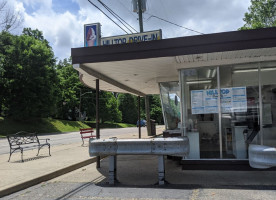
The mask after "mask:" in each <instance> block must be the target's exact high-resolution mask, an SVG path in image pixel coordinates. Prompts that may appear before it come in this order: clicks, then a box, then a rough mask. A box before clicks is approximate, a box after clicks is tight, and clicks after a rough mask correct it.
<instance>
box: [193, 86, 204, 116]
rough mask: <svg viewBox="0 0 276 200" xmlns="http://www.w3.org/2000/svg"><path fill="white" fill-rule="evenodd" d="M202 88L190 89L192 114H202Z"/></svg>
mask: <svg viewBox="0 0 276 200" xmlns="http://www.w3.org/2000/svg"><path fill="white" fill-rule="evenodd" d="M203 92H204V90H192V91H191V105H192V113H193V114H204V101H203Z"/></svg>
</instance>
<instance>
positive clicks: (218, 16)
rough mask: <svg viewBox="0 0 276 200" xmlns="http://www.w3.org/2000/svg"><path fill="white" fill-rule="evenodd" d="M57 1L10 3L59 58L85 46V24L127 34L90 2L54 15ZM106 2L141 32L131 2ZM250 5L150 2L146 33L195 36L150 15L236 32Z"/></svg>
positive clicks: (209, 0)
mask: <svg viewBox="0 0 276 200" xmlns="http://www.w3.org/2000/svg"><path fill="white" fill-rule="evenodd" d="M58 1H60V0H41V1H37V0H10V1H9V3H11V4H13V5H14V8H15V9H16V10H18V11H20V12H21V13H22V14H23V16H24V24H23V25H22V26H23V27H31V28H32V29H36V28H37V29H39V30H41V31H42V32H43V34H44V37H45V38H46V39H47V40H48V41H49V42H50V45H51V46H52V47H53V50H54V52H55V55H56V56H57V57H58V58H59V59H63V58H68V57H69V56H70V53H71V48H73V47H81V46H83V25H84V24H87V23H96V22H100V23H101V25H102V27H101V32H102V36H103V37H106V36H112V35H121V34H125V33H124V32H123V31H122V30H121V29H120V28H118V27H117V26H116V25H115V24H114V23H113V22H111V21H110V20H109V19H108V18H107V17H106V16H104V15H103V14H102V13H101V12H100V11H98V10H97V9H96V8H94V7H93V6H92V5H91V4H90V3H89V2H88V1H87V0H71V1H72V2H76V3H77V4H78V5H79V10H78V12H74V13H72V12H70V11H65V12H55V10H54V9H53V6H54V5H55V3H57V2H58ZM68 1H69V0H68ZM93 2H96V1H93ZM103 2H104V3H106V4H107V5H108V6H109V7H110V8H112V9H113V10H114V11H115V12H116V13H117V14H119V15H120V16H121V17H122V18H123V19H124V20H125V21H127V22H128V23H129V24H131V25H132V26H133V27H134V28H135V29H136V30H139V23H138V20H137V18H138V17H137V14H136V13H133V12H132V10H131V0H116V1H107V0H103ZM58 3H61V2H58ZM66 3H67V4H68V2H66ZM249 4H250V0H243V1H240V0H231V1H229V0H185V1H183V0H174V1H165V0H158V1H157V0H151V1H150V0H148V3H147V5H148V8H147V11H146V13H145V14H144V31H150V30H157V29H162V32H163V36H164V38H171V37H180V36H188V35H195V34H196V33H193V32H191V31H188V30H186V29H183V28H179V27H177V26H175V25H172V24H169V23H167V22H163V21H160V20H158V19H156V18H150V19H149V20H147V19H148V18H149V16H150V15H156V16H158V17H161V18H164V19H167V20H169V21H171V22H174V23H176V24H179V25H181V26H184V27H187V28H190V29H194V30H197V31H199V32H203V33H215V32H223V31H234V30H237V29H238V28H239V27H241V26H242V25H243V24H244V23H243V21H242V18H243V16H244V13H245V12H246V11H247V8H248V6H249ZM97 5H99V4H98V3H97ZM101 8H102V7H101ZM103 10H104V9H103ZM104 11H105V12H106V13H108V12H107V11H106V10H104ZM109 15H110V14H109Z"/></svg>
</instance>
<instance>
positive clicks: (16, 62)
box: [0, 32, 57, 120]
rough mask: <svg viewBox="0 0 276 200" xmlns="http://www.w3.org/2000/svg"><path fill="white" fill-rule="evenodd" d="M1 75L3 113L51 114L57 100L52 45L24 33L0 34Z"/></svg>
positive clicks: (18, 115) (21, 116) (17, 116)
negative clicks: (5, 108) (4, 107)
mask: <svg viewBox="0 0 276 200" xmlns="http://www.w3.org/2000/svg"><path fill="white" fill-rule="evenodd" d="M0 40H1V43H2V44H3V48H2V47H1V51H0V52H1V54H2V55H4V58H3V56H2V60H4V61H3V63H2V66H3V69H2V77H3V80H4V82H5V83H4V91H5V97H4V98H3V97H2V102H3V101H4V104H5V106H6V107H7V114H8V116H10V117H13V118H15V119H24V120H25V119H28V118H37V117H46V116H51V115H52V114H54V112H55V105H56V100H57V90H56V88H57V87H56V84H57V76H56V72H55V69H54V66H55V59H54V53H53V51H52V49H51V48H50V47H49V46H48V45H46V43H45V42H44V41H40V40H37V39H36V38H35V37H32V36H28V35H24V34H23V35H20V36H13V35H10V34H8V33H6V32H2V33H1V37H0Z"/></svg>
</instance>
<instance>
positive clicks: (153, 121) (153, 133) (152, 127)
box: [150, 119, 156, 135]
mask: <svg viewBox="0 0 276 200" xmlns="http://www.w3.org/2000/svg"><path fill="white" fill-rule="evenodd" d="M150 126H151V135H156V124H155V120H153V119H151V120H150Z"/></svg>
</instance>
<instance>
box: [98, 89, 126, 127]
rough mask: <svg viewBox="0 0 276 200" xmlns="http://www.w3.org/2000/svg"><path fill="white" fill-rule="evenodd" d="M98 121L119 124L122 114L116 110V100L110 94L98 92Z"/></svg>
mask: <svg viewBox="0 0 276 200" xmlns="http://www.w3.org/2000/svg"><path fill="white" fill-rule="evenodd" d="M99 104H100V108H99V109H100V119H101V122H102V123H104V122H106V121H113V122H121V121H122V112H121V111H120V110H119V108H118V103H117V100H116V98H115V97H114V95H113V94H112V93H111V92H104V91H101V92H100V102H99Z"/></svg>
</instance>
